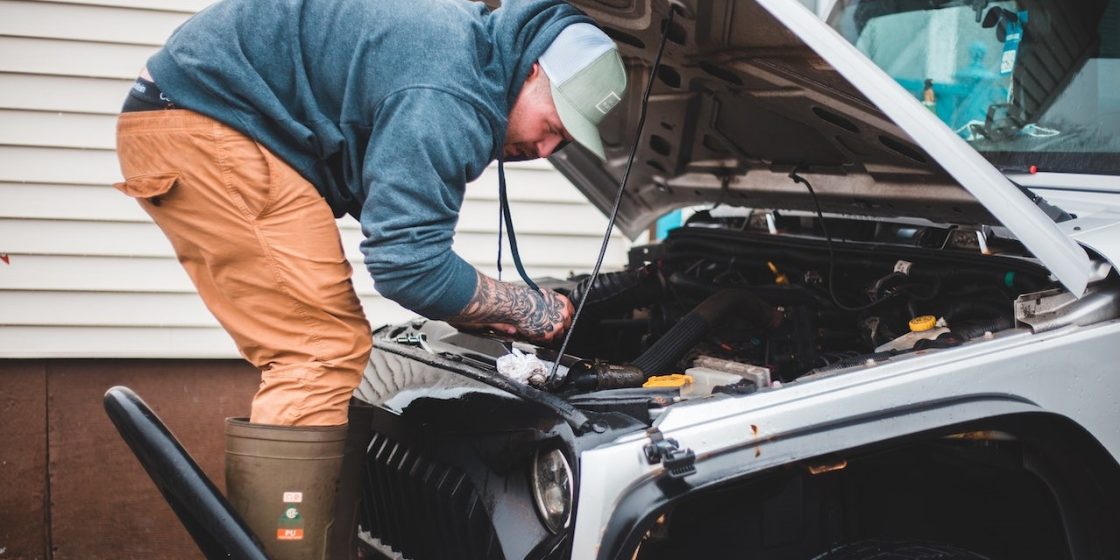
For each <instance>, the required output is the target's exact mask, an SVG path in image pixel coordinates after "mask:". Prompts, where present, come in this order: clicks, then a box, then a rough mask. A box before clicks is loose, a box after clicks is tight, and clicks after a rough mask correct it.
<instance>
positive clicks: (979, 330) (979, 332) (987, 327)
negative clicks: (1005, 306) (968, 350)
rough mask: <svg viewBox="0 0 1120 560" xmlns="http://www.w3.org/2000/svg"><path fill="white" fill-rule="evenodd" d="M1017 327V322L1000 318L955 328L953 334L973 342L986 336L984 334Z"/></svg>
mask: <svg viewBox="0 0 1120 560" xmlns="http://www.w3.org/2000/svg"><path fill="white" fill-rule="evenodd" d="M1013 326H1015V321H1013V320H1012V319H1010V318H1008V317H999V318H997V319H993V320H991V321H987V322H984V323H976V324H971V325H966V326H963V327H954V328H953V332H954V333H957V335H958V336H960V337H961V338H963V339H965V340H972V339H974V338H978V337H981V336H984V333H990V332H991V333H995V332H999V331H1002V330H1005V329H1010V328H1011V327H1013Z"/></svg>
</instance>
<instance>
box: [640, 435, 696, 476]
mask: <svg viewBox="0 0 1120 560" xmlns="http://www.w3.org/2000/svg"><path fill="white" fill-rule="evenodd" d="M646 434H648V435H649V440H650V443H648V444H646V445H645V446H644V447H642V452H643V453H645V455H646V461H647V462H648V463H649V464H651V465H656V464H657V463H661V465H662V466H664V467H665V472H666V473H667V474H668V475H669V478H684V477H686V476H688V475H690V474H695V473H696V454H695V453H693V452H692V450H691V449H681V448H680V444H679V443H677V440H675V439H671V438H666V437H665V436H664V435H663V434H662V433H661V430H658V429H657V428H650V429H648V430H646Z"/></svg>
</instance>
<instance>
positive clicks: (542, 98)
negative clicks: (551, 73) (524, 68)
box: [502, 64, 572, 161]
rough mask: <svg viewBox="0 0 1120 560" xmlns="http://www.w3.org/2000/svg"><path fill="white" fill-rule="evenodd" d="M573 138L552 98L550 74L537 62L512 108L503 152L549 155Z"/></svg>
mask: <svg viewBox="0 0 1120 560" xmlns="http://www.w3.org/2000/svg"><path fill="white" fill-rule="evenodd" d="M571 140H572V137H571V136H570V135H568V131H567V130H565V128H564V123H562V122H560V115H559V114H558V113H557V112H556V105H555V104H554V103H553V102H552V90H551V89H550V87H549V81H548V76H547V75H546V74H545V73H544V70H542V69H541V66H540V64H534V65H533V69H532V70H531V71H530V72H529V77H528V78H526V79H525V85H524V86H523V87H522V88H521V92H520V93H518V94H517V100H516V101H515V102H514V104H513V109H511V110H510V112H509V127H508V128H507V129H506V143H505V146H504V147H503V149H502V155H503V157H504V159H505V160H506V161H523V160H527V159H536V158H542V157H548V156H550V155H552V153H553V152H555V151H556V150H557V149H558V148H560V147H563V145H565V144H567V143H568V142H571Z"/></svg>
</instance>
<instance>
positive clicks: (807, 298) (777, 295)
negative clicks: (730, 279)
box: [669, 272, 829, 305]
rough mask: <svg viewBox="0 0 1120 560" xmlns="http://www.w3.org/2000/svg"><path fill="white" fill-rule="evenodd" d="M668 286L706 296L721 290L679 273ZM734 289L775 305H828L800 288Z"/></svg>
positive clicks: (745, 287)
mask: <svg viewBox="0 0 1120 560" xmlns="http://www.w3.org/2000/svg"><path fill="white" fill-rule="evenodd" d="M669 285H670V286H672V287H674V288H678V289H682V290H686V291H688V292H690V293H693V294H698V295H700V294H703V295H708V294H711V293H713V292H717V291H719V290H720V289H722V288H721V287H720V286H717V285H715V284H712V283H711V282H705V281H703V280H696V279H694V278H690V277H688V276H687V275H685V274H683V273H680V272H674V273H672V274H670V275H669ZM735 289H737V290H744V291H749V292H750V293H752V294H754V295H755V296H757V297H761V298H763V299H765V300H766V301H769V302H773V303H777V304H786V305H798V304H801V305H815V304H820V303H824V304H828V303H829V302H828V301H827V300H822V299H821V298H820V297H819V296H818V295H817V294H815V293H813V292H811V291H809V290H806V289H805V288H803V287H801V286H743V287H738V286H736V288H735Z"/></svg>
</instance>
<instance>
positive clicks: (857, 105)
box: [551, 0, 1092, 295]
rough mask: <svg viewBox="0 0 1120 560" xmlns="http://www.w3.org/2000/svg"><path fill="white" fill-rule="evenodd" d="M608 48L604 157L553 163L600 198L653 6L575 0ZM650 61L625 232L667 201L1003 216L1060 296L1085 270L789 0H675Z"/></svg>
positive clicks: (986, 173) (641, 76)
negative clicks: (614, 76) (613, 67)
mask: <svg viewBox="0 0 1120 560" xmlns="http://www.w3.org/2000/svg"><path fill="white" fill-rule="evenodd" d="M572 3H573V4H575V5H577V6H578V7H580V8H581V9H583V10H584V11H586V12H587V13H588V15H590V16H591V17H593V18H594V19H595V20H596V21H598V22H599V24H600V25H601V26H603V28H604V29H605V30H606V31H607V33H608V34H609V35H611V37H612V38H614V39H615V41H616V42H617V43H618V44H619V46H620V49H621V52H622V55H623V58H624V60H625V61H626V64H627V68H628V72H629V80H630V92H629V94H628V95H627V96H626V99H624V100H623V102H622V103H621V104H620V105H619V107H618V108H616V109H615V111H614V112H613V113H612V114H611V115H610V116H609V117H608V118H607V119H606V121H604V123H603V125H602V126H601V128H600V130H601V133H602V135H603V140H604V145H605V146H606V148H607V160H606V161H605V162H604V161H600V160H598V158H596V157H595V156H594V155H592V154H591V153H590V152H588V151H586V150H584V149H582V148H581V147H579V146H575V145H573V146H571V147H569V148H567V149H565V150H563V151H562V152H559V153H557V154H555V155H553V156H552V158H551V160H552V162H553V164H554V165H555V166H556V167H557V169H559V170H560V171H561V172H562V173H563V174H564V175H565V176H567V177H568V178H569V179H570V180H571V181H572V182H573V183H574V184H575V185H576V187H577V188H579V189H580V190H581V191H582V192H583V193H584V194H585V195H586V196H587V197H588V199H589V200H590V201H591V202H592V203H593V204H595V205H596V206H598V207H599V208H600V209H601V210H603V211H604V212H609V211H610V209H611V208H612V207H613V204H614V198H615V195H616V192H617V189H618V184H619V181H620V180H621V178H622V175H623V173H624V171H625V168H626V163H627V159H628V157H629V155H630V149H631V147H632V146H633V144H634V141H635V138H634V134H635V130H636V129H637V125H638V121H639V118H640V115H641V111H642V107H641V102H642V99H641V98H642V93H643V90H644V88H645V86H646V83H647V82H648V80H649V74H650V70H651V66H652V61H653V59H654V58H655V56H656V54H657V50H658V46H659V44H660V42H661V32H662V29H663V28H664V27H663V26H664V22H665V20H666V16H667V14H668V12H669V9H670V4H669V3H668V2H666V1H665V0H573V2H572ZM673 5H674V6H676V7H675V8H673V9H675V10H677V13H676V14H674V19H673V21H672V23H671V25H670V26H669V30H668V42H667V44H666V47H665V51H664V54H663V57H662V63H661V67H660V69H659V70H658V72H657V76H656V77H655V78H654V89H653V93H652V95H651V97H650V101H649V105H648V109H647V111H648V116H647V120H646V123H645V126H644V130H643V131H642V136H641V138H640V140H639V141H638V143H637V146H638V149H637V154H636V156H635V159H634V166H633V169H632V171H631V174H630V178H629V181H628V184H627V187H626V192H625V194H624V197H623V200H622V205H621V209H620V212H619V215H618V219H617V225H618V226H619V228H620V229H621V230H622V231H623V232H624V233H626V234H627V235H629V236H630V237H631V238H633V237H635V236H636V235H637V234H638V233H640V232H641V231H642V230H643V229H644V228H646V227H648V226H649V225H650V224H651V223H653V222H654V221H655V220H656V219H657V218H658V217H660V216H662V215H663V214H665V213H666V212H668V211H670V210H673V209H675V208H680V207H684V206H693V205H700V204H716V203H720V204H724V205H731V206H742V207H750V208H766V209H783V210H806V211H811V210H813V209H814V208H815V207H814V204H813V199H812V197H811V196H810V194H809V192H808V190H807V189H806V188H805V187H804V186H803V185H800V184H797V183H795V182H794V181H793V180H792V179H791V178H790V174H791V172H793V171H794V170H796V171H797V173H798V174H799V175H801V176H802V177H804V178H806V179H808V180H809V181H810V182H811V183H812V185H813V188H814V190H815V191H816V194H817V196H818V197H819V201H820V204H821V207H822V209H823V210H824V212H826V213H835V214H846V215H856V216H870V217H882V218H887V217H890V218H900V217H905V218H922V219H926V220H931V221H934V222H942V223H951V224H962V225H963V224H975V225H1002V226H1004V227H1006V228H1007V229H1008V230H1010V231H1011V233H1012V234H1013V235H1015V237H1016V238H1018V239H1019V240H1020V241H1021V242H1022V243H1023V245H1024V246H1025V247H1026V248H1027V249H1029V250H1030V251H1031V252H1032V253H1033V254H1034V255H1035V256H1036V257H1037V258H1038V259H1039V260H1040V261H1041V262H1042V263H1043V264H1044V265H1045V266H1046V267H1047V268H1048V269H1049V270H1050V271H1051V272H1052V273H1053V274H1054V275H1055V276H1056V277H1057V278H1058V279H1059V280H1060V281H1061V282H1062V283H1063V284H1064V285H1065V286H1066V288H1067V289H1069V290H1070V291H1071V292H1073V293H1074V294H1077V295H1081V294H1082V293H1084V291H1085V287H1086V285H1087V283H1088V281H1089V277H1090V275H1091V270H1092V264H1091V262H1090V260H1089V257H1088V255H1087V254H1086V253H1085V251H1084V250H1083V249H1082V248H1081V247H1080V246H1079V245H1077V244H1076V243H1075V242H1073V241H1072V240H1071V239H1070V238H1069V237H1067V236H1066V235H1065V234H1063V233H1062V232H1061V231H1060V230H1059V229H1058V227H1057V226H1056V224H1055V223H1054V222H1053V220H1051V219H1050V218H1049V217H1047V215H1046V214H1045V213H1044V212H1043V211H1042V210H1040V209H1039V208H1038V207H1037V206H1036V205H1035V203H1034V202H1032V201H1031V200H1030V199H1029V198H1028V197H1027V196H1026V195H1025V194H1024V193H1023V192H1022V191H1021V190H1020V189H1019V188H1017V187H1016V186H1015V185H1014V184H1013V183H1011V182H1010V181H1008V180H1007V178H1006V177H1005V176H1004V175H1003V174H1002V173H1001V172H1000V171H999V170H997V169H995V168H994V167H993V166H992V165H991V164H990V163H989V162H988V161H987V160H985V159H984V158H983V157H982V156H981V155H980V154H979V153H978V152H976V151H975V150H974V149H973V148H972V147H970V146H969V145H968V143H966V142H965V141H964V140H963V139H962V138H960V137H959V136H958V135H957V134H955V133H954V132H953V131H952V130H951V129H950V128H949V127H948V126H946V125H945V124H944V123H942V122H941V121H940V120H939V119H938V118H937V117H936V116H935V115H934V114H933V113H932V112H930V111H929V110H926V109H925V108H924V107H923V106H922V105H921V104H920V103H919V101H918V100H917V99H916V98H915V97H914V96H913V95H911V94H910V93H909V92H907V91H906V90H905V89H903V88H902V87H901V86H900V85H898V83H896V82H895V81H894V80H893V79H892V78H891V77H890V76H888V75H887V74H886V73H884V72H883V71H882V70H880V69H879V68H878V67H877V66H876V65H875V64H874V63H873V62H872V61H871V60H869V59H868V58H866V57H865V56H864V55H863V54H861V53H860V52H859V51H858V50H857V49H856V48H855V47H854V46H852V45H851V44H850V43H849V42H848V41H847V40H845V39H844V38H843V37H841V36H840V35H839V34H838V33H836V32H835V31H834V30H833V29H832V28H831V27H829V26H828V25H827V24H826V23H825V22H824V21H822V20H820V19H819V18H818V17H816V16H815V15H814V14H813V13H811V12H810V11H809V10H807V9H806V8H805V7H804V6H802V5H801V4H800V3H798V2H796V1H795V0H735V1H719V2H699V1H695V2H692V1H686V2H683V3H677V2H673Z"/></svg>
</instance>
